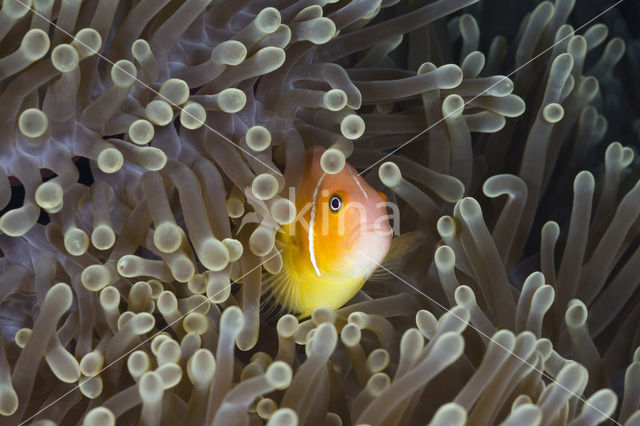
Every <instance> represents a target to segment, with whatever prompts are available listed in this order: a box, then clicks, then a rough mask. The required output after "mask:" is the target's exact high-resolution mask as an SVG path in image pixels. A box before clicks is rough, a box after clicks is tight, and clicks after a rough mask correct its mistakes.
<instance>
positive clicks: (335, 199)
mask: <svg viewBox="0 0 640 426" xmlns="http://www.w3.org/2000/svg"><path fill="white" fill-rule="evenodd" d="M329 208H330V209H331V211H332V212H334V213H336V212H338V211H339V210H340V209H341V208H342V198H340V196H339V195H338V194H333V195H332V196H331V198H329Z"/></svg>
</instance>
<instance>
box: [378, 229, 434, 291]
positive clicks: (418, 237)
mask: <svg viewBox="0 0 640 426" xmlns="http://www.w3.org/2000/svg"><path fill="white" fill-rule="evenodd" d="M425 241H427V235H426V234H425V233H424V232H422V231H412V232H406V233H404V234H401V235H398V236H397V237H394V238H393V239H392V240H391V248H389V253H387V256H386V257H385V258H384V260H383V261H382V265H381V266H380V267H378V269H376V270H375V271H374V272H373V274H371V276H370V277H369V278H368V280H369V281H385V280H388V279H389V278H391V277H392V276H393V274H398V273H399V272H400V270H401V269H402V267H403V266H404V264H405V263H406V261H407V259H408V258H409V256H411V255H412V254H413V253H414V252H415V251H416V250H418V249H419V248H420V247H421V246H422V245H423V244H424V243H425Z"/></svg>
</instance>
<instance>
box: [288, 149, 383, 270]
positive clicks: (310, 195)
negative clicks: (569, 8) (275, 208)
mask: <svg viewBox="0 0 640 426" xmlns="http://www.w3.org/2000/svg"><path fill="white" fill-rule="evenodd" d="M321 154H322V150H319V149H314V150H313V151H312V153H311V155H308V156H307V161H308V164H307V167H306V169H305V175H304V178H303V181H302V184H301V186H300V191H301V192H302V191H304V193H301V194H300V195H301V196H302V197H299V198H300V199H301V200H302V201H304V202H306V203H310V206H311V208H310V209H309V210H310V211H309V226H308V232H306V233H304V235H301V238H304V239H305V240H306V241H301V242H300V243H301V245H302V246H304V247H305V248H306V249H307V250H308V252H309V261H310V262H311V264H312V266H313V267H314V270H315V272H316V274H320V275H321V274H322V273H323V272H327V273H331V274H332V275H334V276H335V275H336V274H343V275H347V276H352V277H368V276H369V275H370V274H371V273H372V272H373V271H374V270H375V269H376V268H377V267H378V265H379V263H381V262H382V260H383V259H384V257H385V256H386V254H387V252H388V251H389V248H390V245H391V237H392V235H391V227H390V226H389V218H388V215H387V209H386V197H385V198H383V194H382V195H381V193H379V192H377V191H375V190H374V189H373V188H372V187H371V186H370V185H369V184H368V183H367V182H366V181H365V180H364V179H363V178H362V177H360V176H359V175H358V173H357V171H356V170H355V169H354V168H353V167H351V165H349V164H346V165H345V167H344V168H343V170H342V171H341V172H339V173H337V174H333V175H330V174H325V173H323V172H322V169H321V168H320V166H319V159H320V156H321ZM297 204H298V203H297ZM301 207H302V206H299V208H301Z"/></svg>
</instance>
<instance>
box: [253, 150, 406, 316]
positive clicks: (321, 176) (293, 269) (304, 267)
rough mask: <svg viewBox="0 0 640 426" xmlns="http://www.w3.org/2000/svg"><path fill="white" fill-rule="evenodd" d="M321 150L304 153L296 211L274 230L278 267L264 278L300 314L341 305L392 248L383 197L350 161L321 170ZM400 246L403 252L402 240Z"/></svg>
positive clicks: (271, 290) (272, 292) (267, 286)
mask: <svg viewBox="0 0 640 426" xmlns="http://www.w3.org/2000/svg"><path fill="white" fill-rule="evenodd" d="M323 152H324V148H320V147H313V148H310V149H308V150H307V152H306V156H305V168H304V174H303V177H302V182H301V184H300V188H299V190H298V192H297V194H296V199H295V206H296V211H297V213H298V216H297V218H296V220H295V221H294V222H293V223H291V224H289V225H285V226H284V227H283V228H282V230H281V231H282V232H279V233H278V241H277V244H278V247H279V249H280V250H281V252H280V253H281V256H282V260H283V267H282V270H281V272H280V273H278V274H276V275H267V276H266V277H265V280H264V284H265V289H266V290H267V291H268V292H269V293H270V298H271V297H272V298H274V299H275V301H276V302H277V303H278V304H279V305H280V306H281V307H282V308H284V309H286V310H288V311H290V312H294V313H297V314H299V315H300V316H301V317H304V316H307V315H309V314H311V312H313V310H314V309H316V308H318V307H327V308H330V309H338V308H340V307H341V306H343V305H344V304H345V303H346V302H347V301H349V299H351V298H352V297H353V296H354V295H355V294H356V293H357V292H358V291H359V290H360V289H361V288H362V286H363V285H364V283H365V281H367V279H369V277H371V275H372V274H373V273H374V271H376V269H378V267H379V266H380V265H381V264H382V263H383V261H384V260H385V257H387V254H388V253H389V251H390V248H391V247H392V244H391V242H392V230H391V227H390V225H389V218H388V215H387V198H386V196H385V195H384V194H382V193H379V192H377V191H376V190H375V189H373V188H372V187H371V186H370V185H369V184H368V183H367V182H366V181H365V180H364V179H363V178H362V177H360V176H359V175H358V172H357V171H356V170H355V169H354V168H353V167H352V166H351V165H349V164H345V166H344V168H343V169H342V171H340V172H339V173H337V174H327V173H325V172H324V171H323V170H322V168H321V167H320V157H321V156H322V153H323ZM403 236H404V235H403ZM394 240H395V239H394ZM407 243H408V244H414V245H415V243H416V240H415V239H413V241H411V242H409V241H407ZM401 245H402V246H404V247H402V248H401V249H400V251H402V252H406V250H405V249H406V248H407V247H406V244H401ZM394 246H395V244H394Z"/></svg>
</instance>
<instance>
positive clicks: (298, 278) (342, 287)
mask: <svg viewBox="0 0 640 426" xmlns="http://www.w3.org/2000/svg"><path fill="white" fill-rule="evenodd" d="M281 254H282V258H283V259H282V260H283V270H282V272H281V273H280V274H278V275H276V276H271V277H269V279H268V281H267V283H268V287H269V289H270V290H271V293H272V295H273V296H274V298H275V299H276V301H277V302H278V303H279V304H280V305H282V306H283V307H284V308H286V309H288V310H290V311H292V312H294V313H296V314H299V315H301V316H307V315H310V314H311V312H313V310H314V309H316V308H319V307H326V308H330V309H338V308H340V307H342V306H343V305H344V304H345V303H347V302H348V301H349V299H351V298H352V297H353V296H355V294H356V293H357V292H358V291H359V290H360V289H361V288H362V286H363V284H364V282H365V277H362V276H353V275H352V274H350V271H349V270H348V268H344V269H342V270H336V271H326V269H325V270H324V271H323V272H322V273H321V274H322V275H321V276H318V274H317V273H316V272H315V270H314V269H313V267H312V266H311V263H310V262H309V261H308V260H307V259H306V258H305V257H304V255H305V253H301V252H300V251H298V250H296V249H295V248H294V247H291V246H289V247H287V248H285V249H284V250H283V251H282V252H281Z"/></svg>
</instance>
